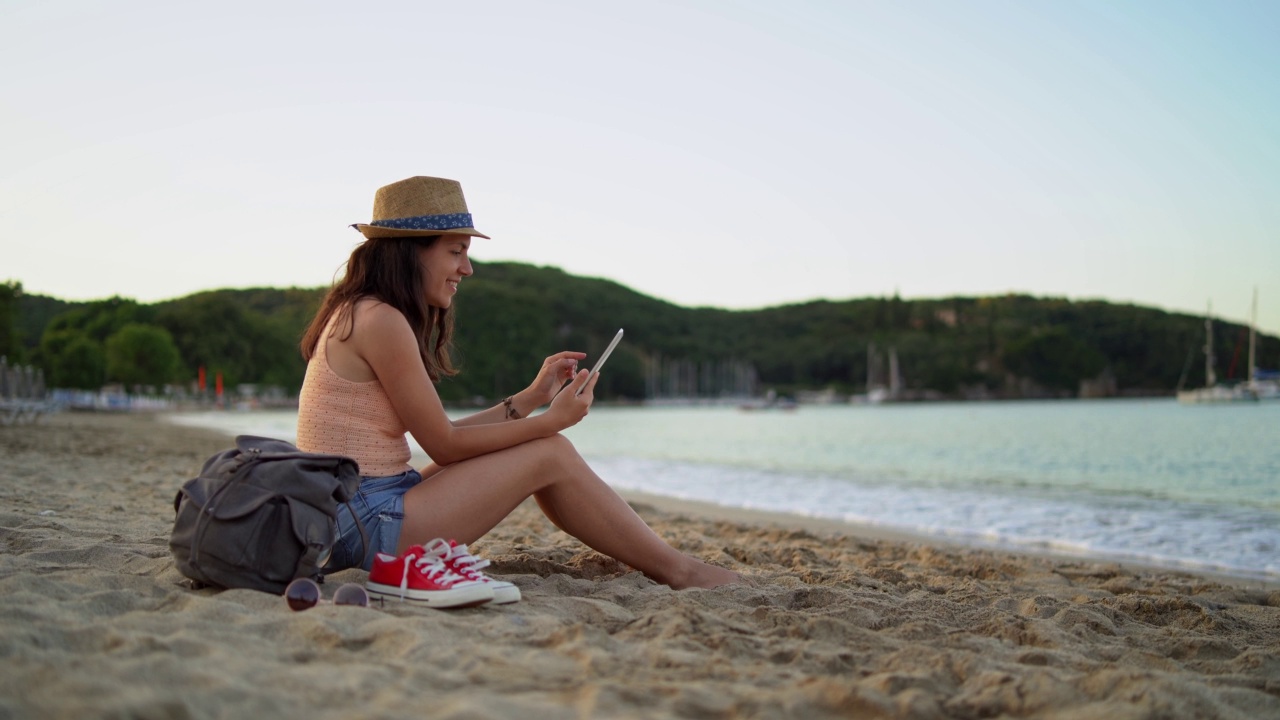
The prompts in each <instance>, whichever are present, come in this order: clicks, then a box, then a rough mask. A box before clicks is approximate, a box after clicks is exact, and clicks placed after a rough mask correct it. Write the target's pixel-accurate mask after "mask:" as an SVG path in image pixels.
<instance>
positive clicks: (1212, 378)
mask: <svg viewBox="0 0 1280 720" xmlns="http://www.w3.org/2000/svg"><path fill="white" fill-rule="evenodd" d="M1217 384H1218V376H1217V375H1215V374H1214V372H1213V301H1212V300H1210V301H1209V308H1208V310H1206V311H1205V314H1204V386H1205V387H1213V386H1214V385H1217Z"/></svg>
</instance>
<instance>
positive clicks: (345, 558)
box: [325, 470, 422, 572]
mask: <svg viewBox="0 0 1280 720" xmlns="http://www.w3.org/2000/svg"><path fill="white" fill-rule="evenodd" d="M420 482H422V475H420V474H419V473H418V471H417V470H406V471H405V472H402V473H400V474H399V475H388V476H386V477H362V478H360V489H359V490H357V491H356V494H355V497H353V498H351V508H350V509H348V508H347V504H346V503H340V504H339V505H338V541H337V542H336V543H334V546H333V555H331V556H330V558H329V562H328V564H327V565H326V566H325V569H326V570H328V571H330V572H333V571H337V570H345V569H346V568H353V567H358V568H363V569H365V570H368V569H369V568H371V567H373V555H374V553H379V552H381V553H387V554H388V555H395V554H396V544H397V543H398V542H399V541H400V526H401V525H403V524H404V494H405V493H406V492H408V491H409V489H410V488H412V487H413V486H415V485H417V484H418V483H420ZM352 510H354V511H355V516H356V517H358V518H360V522H361V523H364V530H365V532H366V533H368V535H369V548H368V552H365V551H364V548H363V547H362V543H361V541H360V529H359V528H358V527H357V526H356V522H355V520H354V519H353V518H352V514H351V513H352Z"/></svg>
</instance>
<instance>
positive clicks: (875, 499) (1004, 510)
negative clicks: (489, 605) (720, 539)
mask: <svg viewBox="0 0 1280 720" xmlns="http://www.w3.org/2000/svg"><path fill="white" fill-rule="evenodd" d="M170 418H171V419H172V420H173V421H174V422H178V423H183V424H189V425H197V426H203V427H209V428H214V429H218V430H223V431H226V432H228V433H232V434H240V433H244V434H257V435H266V436H269V437H278V438H282V439H286V440H293V439H294V437H295V426H296V419H297V414H296V412H292V411H241V412H237V411H222V412H200V413H182V414H174V415H171V416H170ZM564 434H565V435H566V436H568V437H569V438H570V439H572V440H573V441H574V444H575V446H576V447H577V448H578V450H579V451H580V452H581V453H582V455H583V456H584V457H585V458H586V459H587V460H588V461H589V462H590V463H591V465H592V467H593V468H595V470H596V472H597V473H599V474H600V476H601V477H602V478H604V479H605V480H606V481H607V482H609V483H610V484H612V485H614V486H615V487H617V488H621V489H629V490H636V491H641V492H645V493H651V494H656V495H664V496H670V497H674V498H681V499H687V500H697V501H703V502H710V503H716V504H719V505H723V506H727V507H733V508H744V509H754V510H765V511H769V512H774V513H785V514H792V515H797V516H802V517H812V518H824V519H829V520H837V521H846V522H851V523H857V524H862V525H870V526H875V527H880V528H884V529H886V530H892V531H897V532H906V533H911V534H915V535H918V536H923V537H925V538H936V539H939V540H943V541H946V542H949V543H959V544H963V545H969V546H975V547H989V548H994V549H1003V550H1012V551H1026V552H1034V553H1039V554H1046V553H1047V554H1051V555H1060V556H1064V557H1073V558H1089V559H1096V560H1103V561H1110V562H1118V563H1125V562H1129V563H1134V564H1141V565H1146V566H1154V567H1160V568H1168V569H1171V570H1187V571H1199V572H1207V573H1214V574H1223V575H1230V576H1232V577H1236V578H1242V579H1252V580H1258V581H1260V582H1262V583H1265V584H1268V585H1270V584H1274V583H1277V582H1280V402H1263V403H1240V404H1231V405H1199V406H1189V405H1180V404H1178V403H1177V402H1175V401H1173V400H1170V399H1143V400H1073V401H1044V402H1040V401H1019V402H990V403H983V402H965V403H919V404H884V405H801V406H799V407H797V408H795V409H764V410H753V411H745V410H743V409H741V408H739V407H737V406H724V405H715V406H698V405H673V406H661V405H658V406H649V405H646V406H627V407H603V406H599V405H597V406H596V407H593V408H592V410H591V413H590V415H588V416H587V418H586V419H585V420H583V422H581V423H579V424H578V425H576V426H574V427H572V428H569V429H568V430H566V431H565V433H564ZM410 446H411V447H412V448H413V450H414V451H415V453H419V454H422V450H421V448H420V447H418V446H417V444H416V443H414V442H413V440H412V438H410Z"/></svg>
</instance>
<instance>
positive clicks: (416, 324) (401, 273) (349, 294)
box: [301, 235, 458, 382]
mask: <svg viewBox="0 0 1280 720" xmlns="http://www.w3.org/2000/svg"><path fill="white" fill-rule="evenodd" d="M439 239H440V236H439V235H429V236H425V237H411V238H403V237H401V238H372V239H370V240H366V241H364V242H363V243H361V244H360V245H358V246H357V247H356V249H355V250H353V251H351V258H350V259H348V260H347V272H346V274H345V275H343V277H342V279H341V280H336V281H334V284H333V287H331V288H329V292H328V293H326V294H325V296H324V301H323V302H321V303H320V310H318V311H317V312H316V316H315V317H314V318H313V319H312V320H311V325H310V326H308V327H307V331H306V333H304V334H303V335H302V343H301V347H302V358H303V359H304V360H307V361H310V360H311V356H312V355H315V352H316V345H317V344H318V343H319V342H320V341H321V340H322V339H323V337H322V336H323V335H324V328H325V326H326V325H327V324H328V323H329V318H330V317H331V316H332V315H333V314H334V313H337V314H338V325H345V326H346V328H347V330H346V334H345V335H343V336H342V338H341V339H343V340H346V339H347V338H349V337H351V330H352V328H353V324H352V322H351V320H352V315H353V314H354V313H355V306H356V302H357V301H359V300H362V299H364V298H373V299H375V300H379V301H381V302H384V303H386V304H388V305H390V306H391V307H393V308H395V309H396V310H399V311H400V312H401V314H403V315H404V317H405V319H406V320H408V321H409V327H411V328H413V334H414V336H415V337H417V339H418V351H419V352H420V353H421V354H422V365H423V366H424V367H425V368H426V369H427V375H428V376H430V378H431V380H432V382H437V381H439V380H440V378H441V377H445V376H450V375H457V374H458V371H457V370H455V369H454V367H453V362H452V360H451V358H450V353H451V350H452V348H453V308H452V307H448V308H438V307H432V306H431V305H428V304H427V299H426V297H425V296H424V295H423V292H422V286H423V282H422V274H423V269H422V262H421V261H420V260H419V257H418V251H419V250H421V249H422V248H426V247H431V245H432V243H434V242H435V241H437V240H439ZM335 331H336V328H335Z"/></svg>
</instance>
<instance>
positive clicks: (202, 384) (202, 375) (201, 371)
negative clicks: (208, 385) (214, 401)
mask: <svg viewBox="0 0 1280 720" xmlns="http://www.w3.org/2000/svg"><path fill="white" fill-rule="evenodd" d="M198 376H199V378H200V392H204V388H205V382H204V366H203V365H201V366H200V372H199V374H198Z"/></svg>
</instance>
